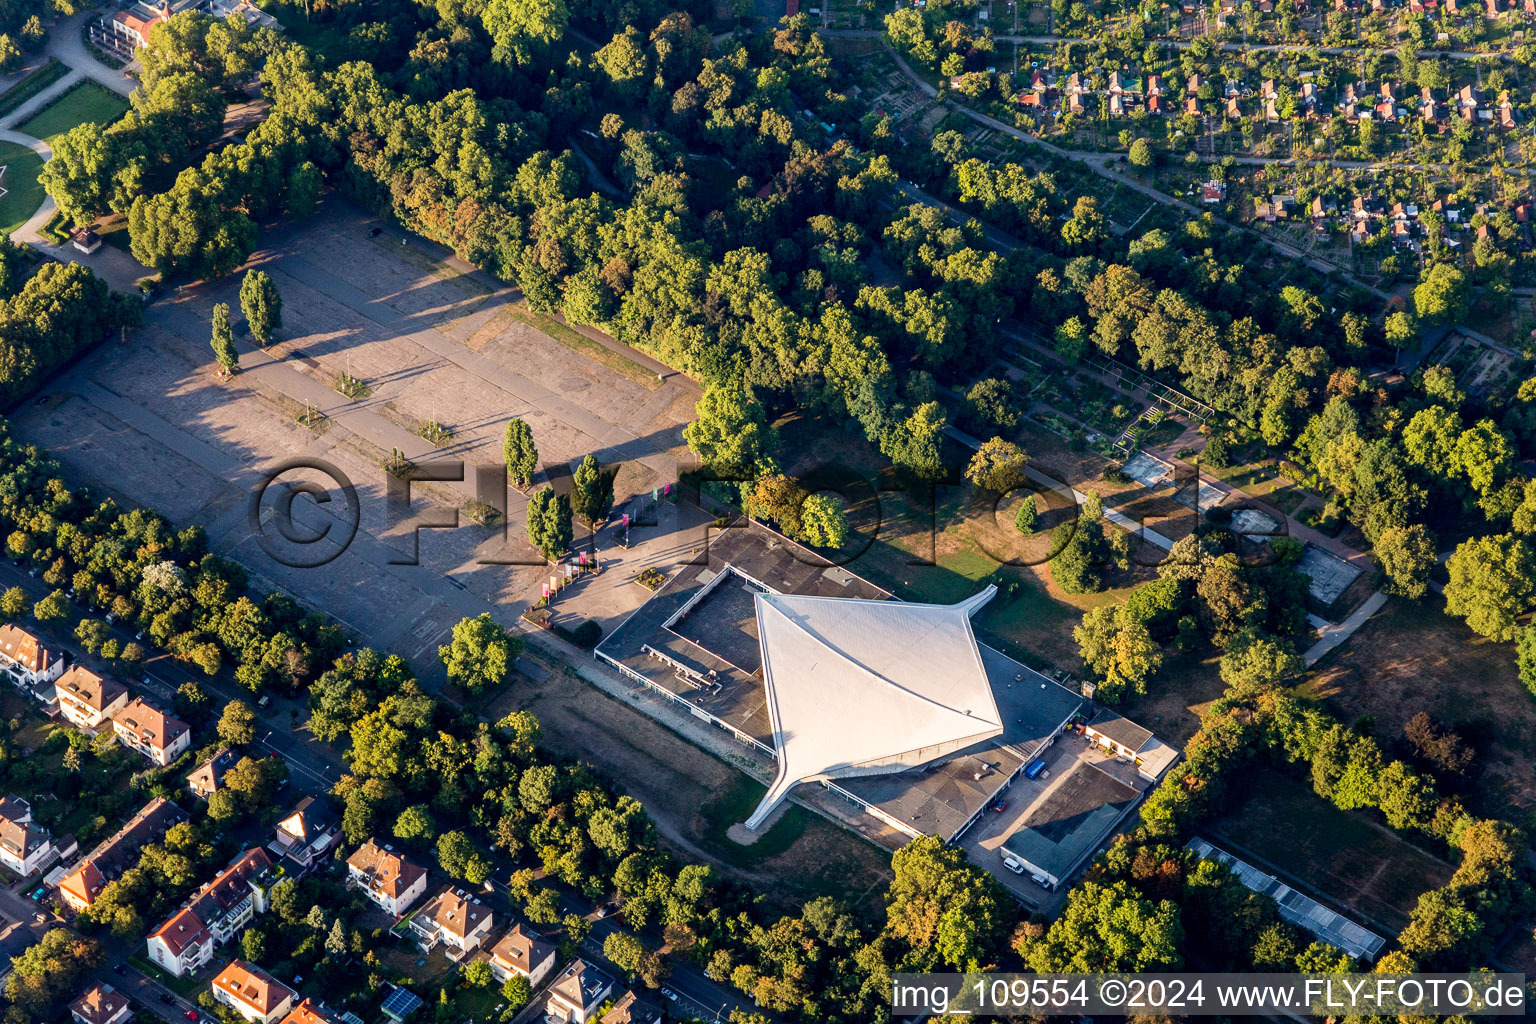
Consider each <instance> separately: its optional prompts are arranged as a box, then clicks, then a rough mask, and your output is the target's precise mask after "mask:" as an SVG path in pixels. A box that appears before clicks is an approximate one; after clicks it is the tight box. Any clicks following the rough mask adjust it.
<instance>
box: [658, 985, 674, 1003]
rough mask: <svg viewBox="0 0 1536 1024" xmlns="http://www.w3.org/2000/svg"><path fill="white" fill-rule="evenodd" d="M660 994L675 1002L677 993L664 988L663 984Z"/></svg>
mask: <svg viewBox="0 0 1536 1024" xmlns="http://www.w3.org/2000/svg"><path fill="white" fill-rule="evenodd" d="M661 994H662V995H664V996H666V997H667V998H668V999H670V1000H672V1001H673V1002H674V1003H675V1002H677V993H676V992H674V991H672V990H671V989H670V988H666V987H665V986H663V987H662V990H661Z"/></svg>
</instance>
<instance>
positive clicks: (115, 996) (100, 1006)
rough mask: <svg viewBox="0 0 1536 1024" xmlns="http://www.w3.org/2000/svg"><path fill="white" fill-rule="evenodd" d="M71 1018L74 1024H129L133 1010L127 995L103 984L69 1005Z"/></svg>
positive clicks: (86, 992)
mask: <svg viewBox="0 0 1536 1024" xmlns="http://www.w3.org/2000/svg"><path fill="white" fill-rule="evenodd" d="M69 1016H70V1019H71V1020H72V1021H73V1022H74V1024H127V1022H128V1021H130V1020H132V1019H133V1009H132V1007H131V1006H130V1005H129V1002H128V997H127V996H126V995H124V994H123V993H121V992H119V991H118V990H117V989H115V988H113V987H112V986H111V985H108V984H107V983H106V982H101V983H99V984H96V985H92V986H91V987H90V988H89V989H87V990H86V991H85V994H84V995H82V996H80V998H78V999H76V1000H75V1001H74V1002H72V1003H70V1004H69Z"/></svg>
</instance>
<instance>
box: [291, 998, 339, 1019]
mask: <svg viewBox="0 0 1536 1024" xmlns="http://www.w3.org/2000/svg"><path fill="white" fill-rule="evenodd" d="M280 1024H340V1022H339V1021H338V1020H337V1019H336V1018H335V1017H332V1016H331V1015H330V1014H328V1013H323V1012H322V1011H321V1010H320V1008H319V1007H318V1006H316V1005H315V1004H314V1003H312V1002H310V1001H309V1000H308V999H306V1000H304V1001H303V1002H302V1003H300V1004H299V1005H298V1006H295V1007H294V1008H293V1009H291V1010H289V1011H288V1016H286V1017H284V1018H283V1019H282V1021H281V1022H280Z"/></svg>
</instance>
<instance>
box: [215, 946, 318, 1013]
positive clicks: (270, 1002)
mask: <svg viewBox="0 0 1536 1024" xmlns="http://www.w3.org/2000/svg"><path fill="white" fill-rule="evenodd" d="M213 998H214V1000H215V1001H216V1002H219V1003H222V1004H224V1005H225V1006H227V1007H229V1008H230V1009H232V1010H234V1011H235V1012H236V1013H238V1014H239V1015H240V1016H241V1018H243V1019H244V1020H246V1021H249V1022H250V1024H258V1022H259V1024H275V1022H276V1021H279V1020H281V1019H282V1018H283V1017H284V1016H286V1015H287V1013H288V1011H289V1010H291V1009H293V1002H294V1000H295V999H297V998H298V993H296V992H295V991H294V990H293V989H291V988H289V987H288V986H287V985H284V984H283V983H282V982H280V981H278V980H277V979H276V978H274V977H272V975H270V974H268V973H267V972H266V971H264V970H262V969H261V968H260V967H257V966H256V965H255V964H251V963H246V962H245V961H244V960H231V961H230V962H229V966H227V967H225V968H224V969H223V970H222V971H220V972H219V976H218V977H217V978H214V979H213Z"/></svg>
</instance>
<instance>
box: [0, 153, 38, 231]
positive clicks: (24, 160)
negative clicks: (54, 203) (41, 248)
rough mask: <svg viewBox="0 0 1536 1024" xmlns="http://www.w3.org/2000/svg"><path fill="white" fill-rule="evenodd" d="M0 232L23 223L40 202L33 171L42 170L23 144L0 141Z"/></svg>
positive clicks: (35, 210)
mask: <svg viewBox="0 0 1536 1024" xmlns="http://www.w3.org/2000/svg"><path fill="white" fill-rule="evenodd" d="M0 166H4V167H5V173H4V174H0V188H3V189H5V195H3V196H0V234H7V235H8V234H10V233H11V232H12V231H15V230H16V229H17V228H19V227H21V226H22V225H23V224H25V223H26V222H27V218H29V217H31V216H32V215H33V214H34V213H36V212H37V208H38V207H39V206H41V205H42V203H43V186H42V185H40V184H38V181H37V174H38V172H39V171H41V170H42V169H43V158H42V157H40V156H38V155H37V154H36V153H34V152H32V151H31V150H30V149H28V148H27V147H26V146H20V145H17V144H16V143H14V142H0Z"/></svg>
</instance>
